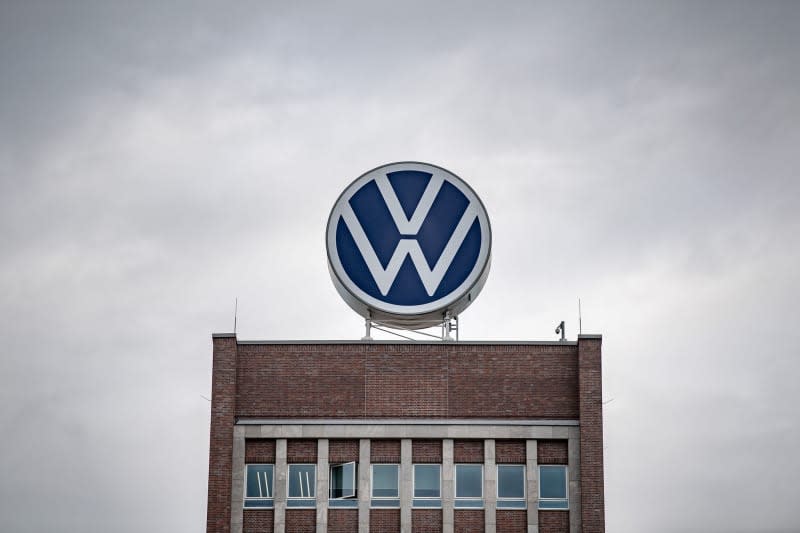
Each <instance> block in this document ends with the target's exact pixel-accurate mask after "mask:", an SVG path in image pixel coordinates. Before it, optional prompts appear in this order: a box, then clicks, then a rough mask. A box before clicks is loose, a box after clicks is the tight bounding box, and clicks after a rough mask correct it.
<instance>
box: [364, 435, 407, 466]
mask: <svg viewBox="0 0 800 533" xmlns="http://www.w3.org/2000/svg"><path fill="white" fill-rule="evenodd" d="M369 455H370V462H371V463H399V462H400V441H399V440H389V439H387V440H373V441H370V443H369Z"/></svg>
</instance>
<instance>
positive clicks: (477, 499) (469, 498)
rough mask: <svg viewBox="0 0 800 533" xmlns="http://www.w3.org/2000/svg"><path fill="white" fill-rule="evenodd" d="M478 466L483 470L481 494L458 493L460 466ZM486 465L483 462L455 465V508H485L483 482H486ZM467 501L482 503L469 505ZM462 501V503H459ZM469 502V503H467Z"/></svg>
mask: <svg viewBox="0 0 800 533" xmlns="http://www.w3.org/2000/svg"><path fill="white" fill-rule="evenodd" d="M465 466H467V467H470V466H471V467H478V468H480V471H481V482H480V489H481V494H480V496H459V495H458V467H465ZM484 475H485V474H484V465H483V463H456V464H454V465H453V507H454V508H455V509H483V492H484V491H483V484H484ZM467 502H473V503H476V502H477V503H480V505H468V504H467ZM459 503H461V505H459ZM465 504H467V505H465Z"/></svg>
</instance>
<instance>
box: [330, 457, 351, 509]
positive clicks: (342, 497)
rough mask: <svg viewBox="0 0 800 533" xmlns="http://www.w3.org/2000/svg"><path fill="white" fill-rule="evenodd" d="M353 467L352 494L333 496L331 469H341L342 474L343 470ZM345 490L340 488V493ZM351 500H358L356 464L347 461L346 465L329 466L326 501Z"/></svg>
mask: <svg viewBox="0 0 800 533" xmlns="http://www.w3.org/2000/svg"><path fill="white" fill-rule="evenodd" d="M349 465H353V486H352V494H350V495H342V496H333V469H334V468H342V469H343V472H344V468H345V467H347V466H349ZM345 490H346V489H345V488H344V487H342V492H344V491H345ZM353 498H358V462H357V461H348V462H346V463H337V464H333V465H330V466H329V467H328V499H329V500H352V499H353Z"/></svg>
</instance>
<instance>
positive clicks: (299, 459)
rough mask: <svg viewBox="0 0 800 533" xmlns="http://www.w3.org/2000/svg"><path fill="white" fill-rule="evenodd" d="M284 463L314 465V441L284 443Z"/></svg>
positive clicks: (315, 444) (296, 440) (315, 453)
mask: <svg viewBox="0 0 800 533" xmlns="http://www.w3.org/2000/svg"><path fill="white" fill-rule="evenodd" d="M286 461H287V462H288V463H316V462H317V441H316V439H289V440H287V441H286Z"/></svg>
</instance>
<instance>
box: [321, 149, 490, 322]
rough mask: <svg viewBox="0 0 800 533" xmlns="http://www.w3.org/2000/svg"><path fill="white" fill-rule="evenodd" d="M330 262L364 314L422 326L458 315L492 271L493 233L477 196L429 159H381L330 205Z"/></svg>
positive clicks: (338, 281)
mask: <svg viewBox="0 0 800 533" xmlns="http://www.w3.org/2000/svg"><path fill="white" fill-rule="evenodd" d="M326 240H327V249H328V266H329V268H330V271H331V278H332V279H333V282H334V285H335V286H336V289H337V290H338V291H339V294H340V295H341V296H342V297H343V298H344V299H345V301H346V302H347V303H348V305H350V307H352V308H353V309H354V310H355V311H357V312H358V313H359V314H361V315H362V316H364V317H366V318H372V319H376V320H382V321H384V322H386V323H388V324H390V325H393V326H396V327H403V328H410V329H416V328H424V327H429V326H434V325H437V324H439V323H441V322H442V320H443V319H444V317H445V316H446V315H448V314H449V315H450V316H456V315H458V314H459V313H460V312H461V311H463V310H464V309H465V308H466V307H467V306H468V305H469V304H470V303H471V302H472V300H473V299H474V298H475V297H476V296H477V294H478V292H480V290H481V288H482V287H483V284H484V282H485V281H486V277H487V275H488V274H489V263H490V257H491V240H492V233H491V228H490V227H489V217H488V216H487V214H486V209H485V208H484V206H483V203H481V200H480V198H478V196H477V195H476V194H475V191H473V190H472V189H471V188H470V187H469V185H467V184H466V183H465V182H464V181H463V180H462V179H461V178H459V177H458V176H456V175H455V174H453V173H452V172H449V171H447V170H445V169H443V168H441V167H437V166H434V165H429V164H427V163H417V162H404V163H391V164H388V165H383V166H380V167H378V168H375V169H373V170H370V171H369V172H367V173H366V174H364V175H362V176H361V177H359V178H358V179H356V180H355V181H354V182H353V183H351V184H350V186H349V187H347V188H346V189H345V191H344V192H343V193H342V195H341V196H340V197H339V199H338V200H337V201H336V204H334V206H333V210H332V211H331V215H330V218H329V219H328V227H327V236H326Z"/></svg>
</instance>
